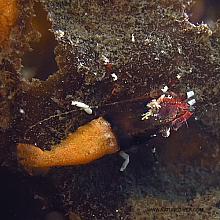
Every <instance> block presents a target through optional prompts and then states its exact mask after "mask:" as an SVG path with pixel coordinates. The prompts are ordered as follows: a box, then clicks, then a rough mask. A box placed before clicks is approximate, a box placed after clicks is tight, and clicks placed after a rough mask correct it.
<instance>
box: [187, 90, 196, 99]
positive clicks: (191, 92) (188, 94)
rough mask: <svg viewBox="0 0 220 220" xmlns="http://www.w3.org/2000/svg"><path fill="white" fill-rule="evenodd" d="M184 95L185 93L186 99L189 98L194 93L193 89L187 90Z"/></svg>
mask: <svg viewBox="0 0 220 220" xmlns="http://www.w3.org/2000/svg"><path fill="white" fill-rule="evenodd" d="M186 95H187V99H189V98H191V97H193V96H194V95H195V93H194V91H192V90H191V91H189V92H187V93H186Z"/></svg>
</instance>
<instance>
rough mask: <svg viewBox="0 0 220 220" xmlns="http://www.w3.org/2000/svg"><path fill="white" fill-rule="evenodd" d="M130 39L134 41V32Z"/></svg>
mask: <svg viewBox="0 0 220 220" xmlns="http://www.w3.org/2000/svg"><path fill="white" fill-rule="evenodd" d="M131 41H132V42H133V43H134V42H135V39H134V34H132V35H131Z"/></svg>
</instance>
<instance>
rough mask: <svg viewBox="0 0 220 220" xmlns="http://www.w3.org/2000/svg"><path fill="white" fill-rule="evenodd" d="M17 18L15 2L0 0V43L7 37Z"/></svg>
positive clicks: (15, 0) (14, 0) (13, 0)
mask: <svg viewBox="0 0 220 220" xmlns="http://www.w3.org/2000/svg"><path fill="white" fill-rule="evenodd" d="M17 17H18V5H17V0H0V43H2V42H3V41H4V40H6V39H7V38H8V37H9V34H10V31H11V27H12V26H13V25H14V24H15V22H16V20H17Z"/></svg>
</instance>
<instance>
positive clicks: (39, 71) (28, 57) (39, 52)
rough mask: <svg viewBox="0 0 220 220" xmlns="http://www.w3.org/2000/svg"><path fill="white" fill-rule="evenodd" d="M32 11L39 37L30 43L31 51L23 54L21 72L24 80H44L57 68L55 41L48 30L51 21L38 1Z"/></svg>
mask: <svg viewBox="0 0 220 220" xmlns="http://www.w3.org/2000/svg"><path fill="white" fill-rule="evenodd" d="M34 11H35V14H36V16H35V17H33V19H32V25H33V28H34V29H36V30H37V31H38V32H39V34H40V38H39V40H38V41H37V42H32V43H31V45H30V46H31V48H32V51H30V52H27V53H25V54H24V56H23V60H22V65H23V68H22V70H21V72H22V75H23V77H24V78H25V79H26V80H31V79H32V78H37V79H40V80H46V79H47V78H48V77H49V76H50V75H52V74H53V73H55V72H56V71H57V70H58V66H57V63H56V60H55V54H54V49H55V47H56V45H57V41H56V40H55V37H54V34H53V33H52V32H51V31H50V29H51V22H50V21H49V20H48V17H47V12H46V11H45V10H44V8H43V7H42V5H41V4H40V3H35V5H34Z"/></svg>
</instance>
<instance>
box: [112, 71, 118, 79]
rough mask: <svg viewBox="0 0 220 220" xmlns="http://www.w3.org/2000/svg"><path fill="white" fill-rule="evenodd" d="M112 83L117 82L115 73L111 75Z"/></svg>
mask: <svg viewBox="0 0 220 220" xmlns="http://www.w3.org/2000/svg"><path fill="white" fill-rule="evenodd" d="M111 76H112V78H113V81H117V80H118V76H117V75H116V74H115V73H112V74H111Z"/></svg>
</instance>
